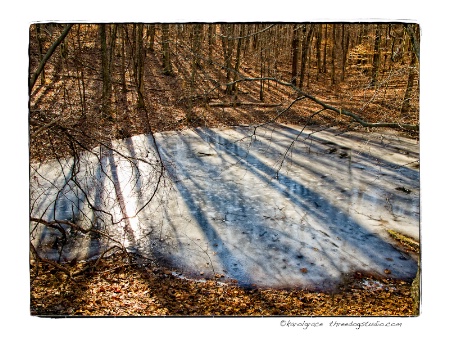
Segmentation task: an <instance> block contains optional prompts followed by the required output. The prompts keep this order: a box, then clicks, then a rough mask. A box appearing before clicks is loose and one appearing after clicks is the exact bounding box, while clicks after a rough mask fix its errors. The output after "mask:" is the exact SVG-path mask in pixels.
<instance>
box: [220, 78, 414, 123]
mask: <svg viewBox="0 0 450 338" xmlns="http://www.w3.org/2000/svg"><path fill="white" fill-rule="evenodd" d="M253 81H273V82H276V83H278V84H280V85H282V86H286V87H290V88H292V89H293V90H294V91H295V92H296V93H297V94H298V95H299V96H303V97H305V98H307V99H309V100H311V101H313V102H315V103H317V104H318V105H320V106H322V108H324V109H323V110H330V111H332V112H335V113H337V114H339V115H345V116H348V117H350V118H352V119H353V121H355V122H357V123H359V124H360V125H362V126H363V127H367V128H392V129H406V130H414V131H418V130H419V126H418V125H414V124H405V123H394V122H369V121H366V120H364V119H363V118H362V117H361V116H359V115H357V114H354V113H352V112H351V111H349V110H347V109H344V108H336V107H333V106H331V105H329V104H327V103H325V102H323V101H321V100H319V99H318V98H316V97H314V96H312V95H309V94H307V93H305V92H303V91H302V90H300V88H298V87H296V86H295V85H293V84H292V83H289V82H285V81H281V80H279V79H277V78H274V77H257V78H250V77H243V78H241V79H238V80H236V81H232V82H229V83H227V84H226V85H227V86H231V85H233V84H234V83H239V82H253Z"/></svg>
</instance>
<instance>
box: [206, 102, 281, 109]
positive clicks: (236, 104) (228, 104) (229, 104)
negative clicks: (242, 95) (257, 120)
mask: <svg viewBox="0 0 450 338" xmlns="http://www.w3.org/2000/svg"><path fill="white" fill-rule="evenodd" d="M208 105H209V106H210V107H239V106H256V107H265V108H269V107H279V106H281V103H264V102H211V103H209V104H208Z"/></svg>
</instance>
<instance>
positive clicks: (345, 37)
mask: <svg viewBox="0 0 450 338" xmlns="http://www.w3.org/2000/svg"><path fill="white" fill-rule="evenodd" d="M349 42H350V33H349V32H348V31H347V30H346V29H345V24H342V41H341V45H342V46H341V47H342V69H341V82H344V79H345V68H346V65H347V54H348V45H349Z"/></svg>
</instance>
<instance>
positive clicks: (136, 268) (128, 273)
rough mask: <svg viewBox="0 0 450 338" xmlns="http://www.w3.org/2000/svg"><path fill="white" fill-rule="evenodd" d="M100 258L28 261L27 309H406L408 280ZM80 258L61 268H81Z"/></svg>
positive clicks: (333, 312) (251, 312)
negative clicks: (249, 277)
mask: <svg viewBox="0 0 450 338" xmlns="http://www.w3.org/2000/svg"><path fill="white" fill-rule="evenodd" d="M123 263H124V261H122V259H121V258H120V257H113V258H109V259H105V260H102V261H101V262H100V263H99V264H98V265H97V266H96V270H95V271H92V270H89V269H88V270H87V272H85V273H83V274H81V275H78V276H76V277H73V278H72V279H71V278H69V277H68V276H67V275H66V274H65V273H64V272H62V271H59V270H57V269H55V268H54V267H52V266H48V265H46V264H45V263H36V262H33V264H32V265H31V269H30V272H31V278H32V279H31V292H30V295H31V314H32V315H37V316H52V317H53V316H411V315H414V313H413V301H412V297H411V291H410V289H411V283H410V282H406V281H395V280H391V279H381V280H380V279H378V280H377V279H375V278H373V277H371V276H368V275H363V274H361V273H355V274H354V275H352V276H347V277H346V278H344V279H343V282H342V283H341V285H340V287H339V288H338V289H337V290H334V291H324V292H317V291H315V292H314V291H308V290H278V289H248V288H241V287H239V286H237V285H235V284H233V283H226V282H225V281H221V280H220V278H219V279H217V280H208V281H193V280H188V279H183V278H179V277H176V276H174V275H173V274H172V272H171V271H170V270H169V269H165V268H162V267H156V266H155V265H152V264H146V263H144V264H139V265H138V264H135V265H134V264H132V265H129V264H123ZM84 264H91V263H78V264H74V265H73V266H68V267H67V268H68V269H69V270H70V271H72V272H74V271H78V270H80V269H82V268H83V267H84V266H83V265H84Z"/></svg>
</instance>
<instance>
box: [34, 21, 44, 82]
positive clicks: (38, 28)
mask: <svg viewBox="0 0 450 338" xmlns="http://www.w3.org/2000/svg"><path fill="white" fill-rule="evenodd" d="M36 37H37V42H38V49H39V60H42V58H43V57H44V52H43V41H42V32H41V25H40V24H37V25H36ZM44 83H45V70H44V69H42V72H41V85H43V84H44Z"/></svg>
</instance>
